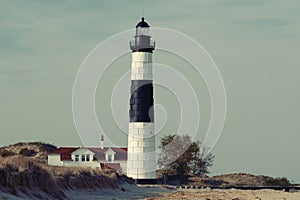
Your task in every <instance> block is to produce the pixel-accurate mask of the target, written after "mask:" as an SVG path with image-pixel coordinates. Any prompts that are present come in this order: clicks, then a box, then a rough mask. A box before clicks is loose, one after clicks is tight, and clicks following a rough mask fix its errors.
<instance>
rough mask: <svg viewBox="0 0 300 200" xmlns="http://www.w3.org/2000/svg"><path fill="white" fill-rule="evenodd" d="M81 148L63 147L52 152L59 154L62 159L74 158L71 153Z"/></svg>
mask: <svg viewBox="0 0 300 200" xmlns="http://www.w3.org/2000/svg"><path fill="white" fill-rule="evenodd" d="M77 149H79V148H78V147H61V148H58V149H56V150H54V151H52V152H51V153H50V154H52V155H53V154H59V155H60V160H72V158H71V153H72V152H74V151H76V150H77Z"/></svg>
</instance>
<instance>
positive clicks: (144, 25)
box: [135, 17, 150, 28]
mask: <svg viewBox="0 0 300 200" xmlns="http://www.w3.org/2000/svg"><path fill="white" fill-rule="evenodd" d="M135 27H136V28H138V27H141V28H149V27H150V26H149V24H148V23H147V22H145V18H144V17H142V21H140V22H139V23H138V24H137V25H136V26H135Z"/></svg>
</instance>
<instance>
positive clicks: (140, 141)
mask: <svg viewBox="0 0 300 200" xmlns="http://www.w3.org/2000/svg"><path fill="white" fill-rule="evenodd" d="M127 153H128V158H127V159H128V160H127V176H128V177H131V178H133V179H135V180H137V183H139V184H142V183H151V184H153V183H156V157H155V134H154V123H146V122H132V123H129V134H128V152H127Z"/></svg>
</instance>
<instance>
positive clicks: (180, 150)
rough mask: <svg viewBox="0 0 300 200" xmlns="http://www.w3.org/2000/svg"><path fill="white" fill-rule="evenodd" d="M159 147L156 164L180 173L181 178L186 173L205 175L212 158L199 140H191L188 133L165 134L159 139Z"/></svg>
mask: <svg viewBox="0 0 300 200" xmlns="http://www.w3.org/2000/svg"><path fill="white" fill-rule="evenodd" d="M160 148H161V150H162V152H161V155H160V157H159V160H158V165H159V166H160V167H161V168H163V169H165V170H166V171H168V172H170V171H173V172H175V173H176V174H178V175H180V176H181V179H183V178H184V175H186V174H188V173H192V174H195V175H198V176H205V175H206V174H207V173H209V170H208V168H209V167H211V166H212V163H213V160H214V156H213V155H212V154H211V153H207V149H206V148H205V147H203V146H202V145H201V143H200V142H199V141H197V142H192V140H191V137H190V136H188V135H182V136H180V135H166V136H164V137H163V138H162V139H161V142H160Z"/></svg>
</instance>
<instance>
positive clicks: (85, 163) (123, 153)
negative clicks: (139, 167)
mask: <svg viewBox="0 0 300 200" xmlns="http://www.w3.org/2000/svg"><path fill="white" fill-rule="evenodd" d="M48 165H52V166H66V167H91V168H94V169H99V170H101V169H112V170H115V171H117V172H119V173H124V174H126V169H127V148H115V147H100V148H86V147H60V148H58V149H56V150H55V151H53V152H51V153H50V154H48Z"/></svg>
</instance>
